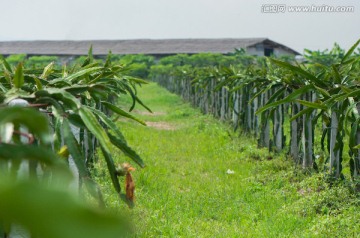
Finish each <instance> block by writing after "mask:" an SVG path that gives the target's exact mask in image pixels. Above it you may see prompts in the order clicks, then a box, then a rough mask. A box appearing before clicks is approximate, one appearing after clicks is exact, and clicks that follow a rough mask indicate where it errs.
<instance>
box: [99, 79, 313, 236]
mask: <svg viewBox="0 0 360 238" xmlns="http://www.w3.org/2000/svg"><path fill="white" fill-rule="evenodd" d="M139 94H140V97H141V98H142V99H143V101H144V102H145V104H146V105H147V106H149V107H150V108H151V109H152V110H153V111H154V114H153V115H151V114H149V113H146V112H145V110H142V109H141V108H140V107H137V114H138V117H139V118H141V119H143V120H145V121H146V122H148V125H149V126H148V127H144V126H142V125H139V124H137V123H135V122H131V121H126V122H124V121H119V123H118V125H119V126H121V127H123V128H122V131H124V134H125V136H126V138H128V143H129V144H130V145H131V146H132V147H133V148H134V149H135V150H136V151H137V152H139V153H140V155H141V156H142V158H143V159H144V161H145V162H146V164H147V167H146V168H144V169H137V170H136V171H135V172H134V173H133V176H134V179H135V183H136V206H135V208H134V209H132V210H131V211H129V210H128V208H127V207H126V206H125V205H124V204H123V203H119V202H118V200H117V198H116V196H115V195H114V194H113V192H112V189H111V187H110V185H109V184H104V183H103V187H105V194H106V200H107V201H108V204H110V206H113V207H114V208H116V209H119V206H120V208H121V209H120V210H119V211H120V212H121V213H123V212H124V211H128V212H129V214H130V215H131V216H132V218H133V220H134V223H135V225H136V232H137V233H136V237H294V236H296V237H301V236H303V235H304V234H303V233H300V231H301V230H302V229H304V228H308V226H309V222H311V221H312V218H310V217H311V216H310V217H309V216H308V217H306V216H299V215H296V214H295V213H291V212H290V213H289V212H288V211H289V209H290V210H291V209H292V208H291V206H292V204H293V202H294V201H296V200H298V197H299V194H298V192H297V190H298V188H295V187H292V186H288V185H287V184H289V182H288V181H286V179H287V178H288V177H289V173H292V170H291V169H289V167H290V166H289V164H288V163H287V162H286V161H284V160H283V159H280V158H276V159H273V160H267V159H266V158H267V157H268V154H267V152H266V151H264V150H259V149H257V148H256V146H255V145H256V143H255V141H254V140H253V139H252V138H251V137H248V136H239V135H238V134H234V133H233V132H232V131H231V129H230V128H228V127H227V126H226V125H224V124H222V123H219V122H218V121H217V120H215V119H213V118H212V117H210V116H206V115H202V114H201V113H200V112H199V111H198V110H196V109H193V108H191V107H190V106H189V105H188V104H186V103H184V102H183V101H182V100H181V99H180V98H179V97H178V96H176V95H173V94H170V93H169V92H167V91H166V90H164V89H162V88H160V87H158V86H157V85H155V84H150V85H147V86H145V87H144V88H143V89H140V92H139ZM117 159H119V160H121V161H122V162H123V161H124V160H126V158H124V157H121V156H118V157H117ZM275 172H277V174H276V176H275ZM290 177H291V176H290ZM300 234H303V235H300ZM304 237H308V236H306V235H304Z"/></svg>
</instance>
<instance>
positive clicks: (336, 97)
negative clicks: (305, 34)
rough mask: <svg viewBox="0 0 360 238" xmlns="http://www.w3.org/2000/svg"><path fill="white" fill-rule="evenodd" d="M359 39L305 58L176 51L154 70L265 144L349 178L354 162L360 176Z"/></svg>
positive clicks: (329, 173) (334, 176)
mask: <svg viewBox="0 0 360 238" xmlns="http://www.w3.org/2000/svg"><path fill="white" fill-rule="evenodd" d="M359 43H360V41H358V42H357V43H356V44H355V45H354V46H353V47H352V48H351V49H350V50H349V51H347V52H344V51H343V50H342V49H341V48H340V47H339V46H338V45H335V47H334V48H333V49H332V50H331V51H324V52H320V51H314V52H313V51H309V50H306V51H305V56H304V61H303V62H302V63H299V62H296V61H295V60H294V59H291V57H286V58H282V59H276V58H273V57H270V58H265V57H252V56H248V55H246V54H244V53H243V52H235V54H233V55H231V56H223V57H220V58H218V59H217V61H213V62H205V63H204V62H202V61H199V60H198V61H196V60H194V58H195V57H196V56H194V55H193V56H186V55H178V56H169V57H167V58H163V59H161V60H160V62H159V64H158V65H155V66H152V68H151V71H150V76H151V79H152V80H153V81H155V82H158V83H159V84H160V85H162V86H163V87H165V88H167V89H168V90H170V91H171V92H174V93H176V94H179V95H181V96H182V97H183V98H184V99H185V100H187V101H189V102H191V103H192V105H194V106H196V107H199V108H200V109H201V110H202V111H203V112H204V113H210V114H212V115H214V116H215V117H218V118H220V119H222V120H225V121H231V122H232V123H233V125H234V128H235V129H236V128H238V127H240V128H241V130H242V131H245V132H248V133H252V134H253V135H254V136H256V138H257V139H258V146H259V147H268V148H269V150H271V151H283V150H287V151H288V154H289V155H290V156H291V157H292V158H293V159H294V160H295V162H296V163H298V164H301V165H302V166H301V167H302V168H303V169H306V170H308V169H315V170H318V171H319V170H322V171H324V172H326V174H327V176H328V178H329V179H331V180H333V179H338V178H343V177H344V173H343V172H344V171H345V170H344V169H343V166H344V165H346V166H347V165H348V166H349V167H348V168H349V170H350V173H351V177H352V179H354V180H358V179H359V176H360V150H359V149H360V146H359V144H360V128H359V121H360V115H359V112H360V103H359V99H360V87H359V75H360V63H359V61H360V54H359V53H360V52H359V53H356V52H355V51H356V48H357V46H358V45H359ZM208 59H209V58H208ZM214 62H216V63H214ZM206 63H209V64H206Z"/></svg>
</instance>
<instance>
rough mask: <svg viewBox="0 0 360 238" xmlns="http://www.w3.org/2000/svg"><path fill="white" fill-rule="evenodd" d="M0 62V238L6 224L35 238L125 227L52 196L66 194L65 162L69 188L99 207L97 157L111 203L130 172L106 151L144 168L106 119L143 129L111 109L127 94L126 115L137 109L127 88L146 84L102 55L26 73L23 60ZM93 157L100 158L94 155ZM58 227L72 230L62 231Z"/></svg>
mask: <svg viewBox="0 0 360 238" xmlns="http://www.w3.org/2000/svg"><path fill="white" fill-rule="evenodd" d="M0 62H1V69H0V104H1V107H0V169H1V181H3V182H2V183H1V184H0V194H1V196H0V210H1V212H0V224H1V226H0V235H3V236H4V237H8V235H9V234H10V232H11V230H12V229H11V224H13V223H15V222H16V223H20V224H22V226H24V227H25V228H26V229H27V230H28V231H29V232H30V233H31V234H32V235H36V236H37V237H73V236H74V233H75V234H81V237H101V236H104V237H118V235H119V233H120V234H121V232H123V229H124V227H125V226H122V225H121V224H124V223H123V222H122V220H121V219H120V218H119V217H117V216H113V215H108V214H105V213H99V212H95V211H92V210H91V209H89V208H84V206H83V204H77V203H76V202H74V201H72V199H71V197H62V196H64V195H59V194H58V193H59V192H58V191H57V190H56V189H55V188H58V187H59V186H60V187H62V188H64V189H65V190H61V191H67V190H68V187H69V185H70V182H71V178H72V177H73V176H71V173H70V170H69V164H74V166H75V168H76V171H77V173H78V175H76V174H75V177H76V176H78V177H79V181H78V184H76V186H75V187H76V188H77V189H81V188H82V185H84V187H85V188H86V191H87V193H88V194H89V195H90V196H92V197H94V200H95V201H97V202H98V203H99V205H100V206H102V207H103V206H104V205H105V204H104V201H103V197H102V194H101V191H100V189H99V188H98V186H97V184H96V183H95V182H94V180H93V173H92V172H91V169H92V168H93V165H94V163H96V162H97V160H98V159H99V158H104V160H105V162H106V165H107V168H108V173H109V174H110V177H111V180H112V184H113V187H114V188H115V190H116V192H117V193H118V194H119V198H120V197H121V198H124V197H125V196H122V194H121V186H120V183H119V176H125V175H127V176H126V177H127V181H128V177H129V176H130V175H128V169H130V167H129V166H128V165H124V166H120V165H116V164H115V163H114V161H113V158H112V155H113V153H114V151H115V150H114V149H115V148H117V149H119V151H122V152H123V153H124V154H125V155H127V156H128V157H130V158H131V159H132V160H133V161H134V162H135V163H137V164H138V165H139V166H141V167H143V166H144V163H143V161H142V160H141V158H140V157H139V156H138V155H137V154H136V153H135V152H134V151H133V150H132V149H131V148H130V147H129V146H128V145H127V143H126V140H125V138H124V136H123V135H122V133H121V131H120V129H119V128H118V127H117V126H116V125H115V122H114V121H113V120H112V119H111V117H110V115H117V116H122V117H127V118H130V119H133V120H136V121H138V122H139V123H142V124H145V123H144V122H142V121H140V120H138V119H136V118H135V117H134V116H132V115H131V114H130V113H128V112H126V111H125V110H123V109H122V108H120V107H118V106H116V104H117V102H118V100H119V98H120V99H122V98H123V97H124V96H126V95H128V96H129V97H131V98H132V100H133V104H132V107H131V108H130V110H132V109H133V108H134V106H135V103H139V104H141V105H143V103H142V102H141V100H140V99H139V98H138V97H137V96H136V89H135V86H136V85H137V84H143V83H146V82H145V81H142V80H140V79H137V78H134V77H131V76H128V75H127V74H126V73H125V72H126V68H125V67H124V66H123V65H121V64H114V63H112V60H111V56H110V55H109V56H108V58H107V60H106V61H105V62H104V61H99V60H94V59H93V56H92V52H91V49H90V51H89V55H88V56H87V57H85V58H83V60H82V61H81V64H79V62H80V61H79V62H78V63H76V64H74V65H73V66H72V67H70V68H67V67H66V66H63V67H61V68H59V67H58V66H56V65H55V64H54V62H52V63H50V64H48V65H46V66H45V67H42V68H39V65H31V64H30V65H28V67H29V68H26V67H24V65H27V64H28V63H26V61H25V62H20V63H18V64H17V65H14V64H13V63H8V62H7V60H6V59H3V58H1V59H0ZM47 63H49V62H47ZM143 106H144V107H145V108H147V107H146V106H145V105H143ZM97 151H101V152H102V156H101V157H100V156H98V154H97ZM124 162H125V161H124ZM24 167H27V168H28V169H27V171H26V170H25V172H24ZM39 170H40V171H39ZM23 178H29V179H27V180H25V181H24V180H23ZM38 180H39V181H38ZM4 181H6V182H4ZM23 183H25V184H23ZM64 185H65V186H64ZM25 188H26V189H25ZM29 189H30V190H29ZM28 190H29V191H31V192H30V193H29V192H28ZM131 192H132V191H126V199H125V201H126V202H128V203H130V205H131V202H132V199H133V198H132V194H131ZM120 195H121V196H120ZM58 196H60V197H58ZM57 197H58V198H57ZM14 198H16V199H14ZM39 201H43V202H44V203H46V204H47V205H46V206H44V204H42V203H41V202H39ZM19 203H20V204H21V205H20V204H19ZM18 206H23V209H17V208H18ZM55 207H56V208H57V209H55V210H54V209H53V208H55ZM29 209H30V210H32V211H33V213H32V212H29ZM46 209H48V210H47V211H46ZM49 210H50V211H54V212H55V211H56V213H57V214H54V213H53V212H49ZM71 214H72V215H71ZM81 214H82V215H81ZM53 216H56V217H57V218H56V219H53ZM77 218H81V219H79V220H77ZM49 220H54V223H48V222H47V221H49ZM55 221H58V223H56V222H55ZM45 223H46V224H47V227H46V228H44V227H43V226H44V224H45ZM66 224H68V225H69V226H71V227H73V228H71V229H68V228H64V227H63V226H66ZM74 224H79V225H78V226H74ZM80 224H81V225H80ZM99 227H102V228H104V229H107V230H103V229H98V228H99ZM75 236H76V235H75Z"/></svg>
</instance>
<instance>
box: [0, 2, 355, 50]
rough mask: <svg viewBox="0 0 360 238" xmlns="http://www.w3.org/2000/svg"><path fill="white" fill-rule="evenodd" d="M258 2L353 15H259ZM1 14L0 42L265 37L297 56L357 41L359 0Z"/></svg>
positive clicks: (58, 5)
mask: <svg viewBox="0 0 360 238" xmlns="http://www.w3.org/2000/svg"><path fill="white" fill-rule="evenodd" d="M263 4H286V5H287V6H291V5H295V6H299V5H303V6H306V5H309V6H311V5H318V6H321V5H329V6H354V7H355V11H354V12H353V13H329V12H328V13H290V12H285V13H262V12H261V6H262V5H263ZM0 10H1V11H0V12H1V14H0V41H4V40H84V39H88V40H92V39H139V38H147V39H161V38H167V39H169V38H242V37H268V38H270V39H271V40H274V41H277V42H279V43H283V44H285V45H287V46H289V47H290V48H293V49H296V50H298V51H300V52H302V51H303V49H304V48H309V49H313V50H316V49H325V48H331V47H332V45H333V43H334V42H337V43H339V44H340V45H341V46H342V47H344V48H349V47H350V46H351V45H352V44H353V43H355V41H356V40H357V39H359V38H360V1H359V0H322V1H319V0H311V1H310V0H302V1H299V0H297V1H295V0H280V1H279V0H217V1H215V0H0Z"/></svg>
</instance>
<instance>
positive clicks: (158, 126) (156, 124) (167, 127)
mask: <svg viewBox="0 0 360 238" xmlns="http://www.w3.org/2000/svg"><path fill="white" fill-rule="evenodd" d="M146 125H147V126H148V127H153V128H156V129H159V130H166V131H174V130H176V129H177V128H176V126H174V125H171V124H169V123H167V122H163V121H157V122H154V121H147V122H146Z"/></svg>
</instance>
